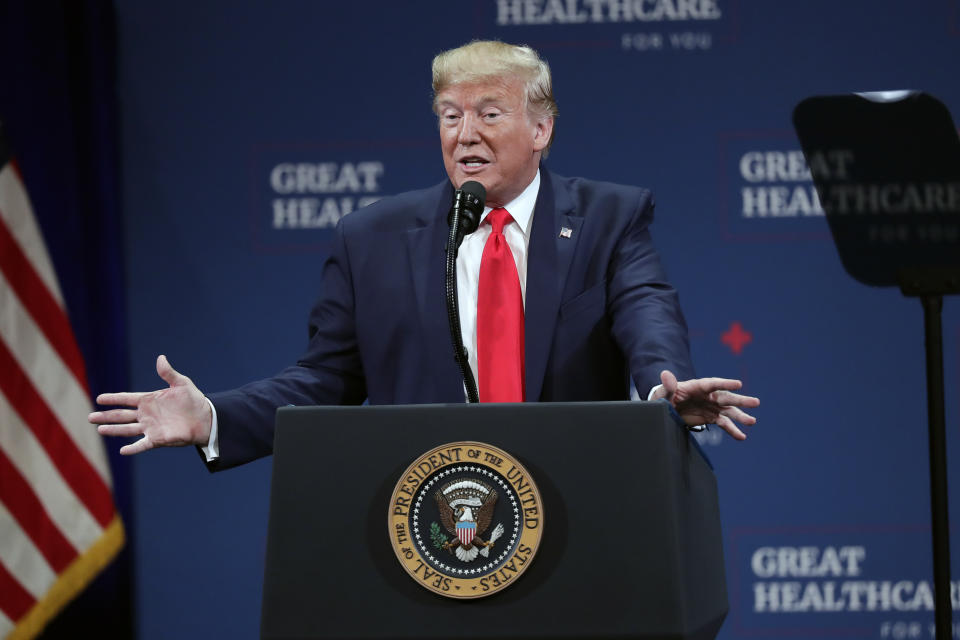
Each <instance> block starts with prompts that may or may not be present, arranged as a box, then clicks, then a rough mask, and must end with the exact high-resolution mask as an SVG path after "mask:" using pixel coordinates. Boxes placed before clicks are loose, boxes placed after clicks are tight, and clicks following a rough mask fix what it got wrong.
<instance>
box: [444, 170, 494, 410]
mask: <svg viewBox="0 0 960 640" xmlns="http://www.w3.org/2000/svg"><path fill="white" fill-rule="evenodd" d="M486 198H487V191H486V189H484V187H483V185H482V184H480V183H479V182H473V181H470V182H465V183H463V185H462V186H461V187H460V188H459V189H457V191H456V193H454V194H453V204H452V206H451V207H450V213H449V215H448V216H447V223H448V224H449V225H450V235H449V236H448V238H447V261H446V266H447V269H446V294H447V322H448V324H449V325H450V339H451V341H452V342H453V356H454V359H455V360H456V362H457V366H459V367H460V373H461V375H462V376H463V386H464V388H465V389H466V391H467V402H469V403H475V402H480V394H479V393H478V392H477V383H476V380H474V377H473V371H472V370H471V369H470V361H469V359H468V356H467V350H466V349H465V348H464V346H463V334H462V332H461V330H460V310H459V308H458V303H457V253H458V251H459V249H460V244H461V243H462V242H463V237H464V236H465V235H468V234H470V233H473V232H474V231H476V230H477V226H478V225H479V224H480V216H481V215H482V214H483V205H484V201H485V200H486Z"/></svg>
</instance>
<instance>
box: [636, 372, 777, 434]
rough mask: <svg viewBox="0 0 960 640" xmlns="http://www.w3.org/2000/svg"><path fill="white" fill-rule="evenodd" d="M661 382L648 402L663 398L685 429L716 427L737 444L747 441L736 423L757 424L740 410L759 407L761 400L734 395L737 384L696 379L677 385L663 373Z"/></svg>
mask: <svg viewBox="0 0 960 640" xmlns="http://www.w3.org/2000/svg"><path fill="white" fill-rule="evenodd" d="M660 382H661V383H662V384H661V386H660V387H658V388H657V389H655V390H654V392H653V394H652V395H651V397H650V399H651V400H659V399H661V398H666V399H667V400H668V401H669V402H670V404H672V405H673V408H674V409H676V411H677V413H678V414H680V417H681V418H683V421H684V422H685V423H687V425H688V426H691V427H694V426H696V425H700V424H708V423H709V424H716V425H717V426H718V427H720V428H721V429H723V430H724V431H726V432H727V433H729V434H730V435H731V436H733V437H734V438H736V439H737V440H746V438H747V436H746V434H745V433H744V432H743V431H741V430H740V429H739V427H737V425H736V422H739V423H740V424H743V425H747V426H749V425H754V424H756V423H757V419H756V418H754V417H753V416H751V415H750V414H748V413H746V412H745V411H743V409H741V407H744V408H747V409H752V408H754V407H758V406H760V400H759V398H754V397H752V396H744V395H740V394H739V393H733V392H734V391H736V390H738V389H740V387H742V386H743V383H742V382H740V381H739V380H730V379H728V378H697V379H696V380H684V381H683V382H678V381H677V377H676V376H675V375H673V373H671V372H670V371H667V370H664V371H662V372H661V373H660ZM734 421H736V422H734Z"/></svg>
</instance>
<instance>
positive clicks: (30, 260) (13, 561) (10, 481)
mask: <svg viewBox="0 0 960 640" xmlns="http://www.w3.org/2000/svg"><path fill="white" fill-rule="evenodd" d="M4 149H5V147H4V145H3V141H2V140H0V152H2V151H3V150H4ZM2 156H3V154H2V153H0V165H2V166H0V531H2V532H3V535H2V536H0V638H6V639H7V640H15V639H19V638H31V637H33V636H35V635H36V634H38V633H39V632H40V631H41V630H42V629H43V627H44V625H46V623H47V622H48V621H49V620H50V618H52V617H53V616H54V615H56V614H57V612H58V611H59V610H60V609H61V608H62V607H63V606H64V605H65V604H66V603H67V602H69V601H70V600H71V599H72V598H73V597H74V596H76V594H77V593H78V592H79V591H80V590H81V589H83V588H84V587H85V586H86V585H87V584H88V583H89V582H90V580H92V579H93V577H94V576H95V575H96V574H97V573H98V572H99V571H100V570H101V569H102V568H103V566H104V565H106V564H107V563H108V562H109V561H110V560H111V559H112V558H113V557H114V555H116V553H117V551H118V550H119V549H120V547H121V546H122V545H123V539H124V534H123V526H122V524H121V523H120V520H119V518H118V517H117V514H116V510H115V508H114V505H113V496H112V489H111V480H110V471H109V465H108V464H107V459H106V455H105V451H104V449H103V442H102V441H101V439H100V436H99V435H98V434H97V432H96V429H95V428H94V427H93V426H91V425H89V424H88V423H87V422H86V414H87V413H88V412H89V411H90V409H91V404H90V399H89V390H88V385H87V380H86V372H85V369H84V363H83V357H82V355H81V353H80V349H79V348H78V346H77V343H76V340H75V338H74V334H73V330H72V328H71V326H70V322H69V318H68V316H67V312H66V309H65V307H64V304H63V297H62V295H61V292H60V289H59V285H58V284H57V280H56V275H55V273H54V270H53V266H52V263H51V261H50V259H49V256H48V254H47V250H46V247H45V245H44V243H43V239H42V236H41V234H40V230H39V228H38V227H37V224H36V221H35V220H34V217H33V210H32V208H31V207H30V202H29V198H28V197H27V195H26V191H25V190H24V188H23V184H22V181H21V179H20V176H19V173H18V172H17V171H16V170H15V167H14V166H13V165H12V163H10V162H6V163H5V164H4V162H5V161H6V160H7V159H6V158H5V157H2Z"/></svg>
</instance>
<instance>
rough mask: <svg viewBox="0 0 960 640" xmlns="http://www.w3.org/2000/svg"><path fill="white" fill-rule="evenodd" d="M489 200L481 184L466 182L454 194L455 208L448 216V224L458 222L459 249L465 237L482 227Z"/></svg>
mask: <svg viewBox="0 0 960 640" xmlns="http://www.w3.org/2000/svg"><path fill="white" fill-rule="evenodd" d="M486 199H487V190H486V189H485V188H484V187H483V185H482V184H480V183H479V182H475V181H473V180H471V181H470V182H464V183H463V185H461V187H460V188H459V189H457V191H456V193H454V194H453V206H451V207H450V213H449V214H448V215H447V224H453V223H454V222H455V221H457V222H458V223H459V224H458V225H457V229H456V233H457V248H458V249H459V248H460V244H461V243H462V242H463V236H465V235H468V234H471V233H473V232H474V231H476V230H477V227H478V226H479V225H480V216H481V215H482V214H483V205H484V202H485V201H486Z"/></svg>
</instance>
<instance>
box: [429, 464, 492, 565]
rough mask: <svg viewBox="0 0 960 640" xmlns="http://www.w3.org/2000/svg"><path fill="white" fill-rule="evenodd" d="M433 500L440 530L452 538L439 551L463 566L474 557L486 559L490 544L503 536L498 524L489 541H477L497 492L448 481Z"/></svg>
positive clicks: (474, 484)
mask: <svg viewBox="0 0 960 640" xmlns="http://www.w3.org/2000/svg"><path fill="white" fill-rule="evenodd" d="M434 500H435V501H436V503H437V509H439V510H440V522H441V523H443V528H444V529H446V530H447V531H448V532H449V533H450V535H452V536H453V539H452V540H450V541H449V542H447V543H446V544H444V545H443V548H444V549H446V550H447V551H450V552H451V553H454V554H456V556H457V557H458V558H459V559H460V560H463V561H464V562H470V561H471V560H473V559H474V558H476V557H477V554H480V555H482V556H483V557H485V558H486V557H488V556H489V555H490V549H492V548H493V544H494V542H496V540H497V538H499V537H500V536H501V535H503V525H502V524H498V525H497V526H496V527H495V528H494V530H493V534H492V535H491V536H490V540H489V541H484V539H483V538H481V537H480V536H481V535H483V534H484V533H486V531H487V529H488V528H489V527H490V522H491V520H493V508H494V506H495V505H496V504H497V492H496V491H495V490H494V489H493V488H492V487H490V486H489V485H487V484H486V483H484V482H480V481H479V480H452V481H450V482H448V483H447V484H445V485H443V486H442V487H441V488H440V490H439V491H437V492H436V493H435V494H434Z"/></svg>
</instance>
